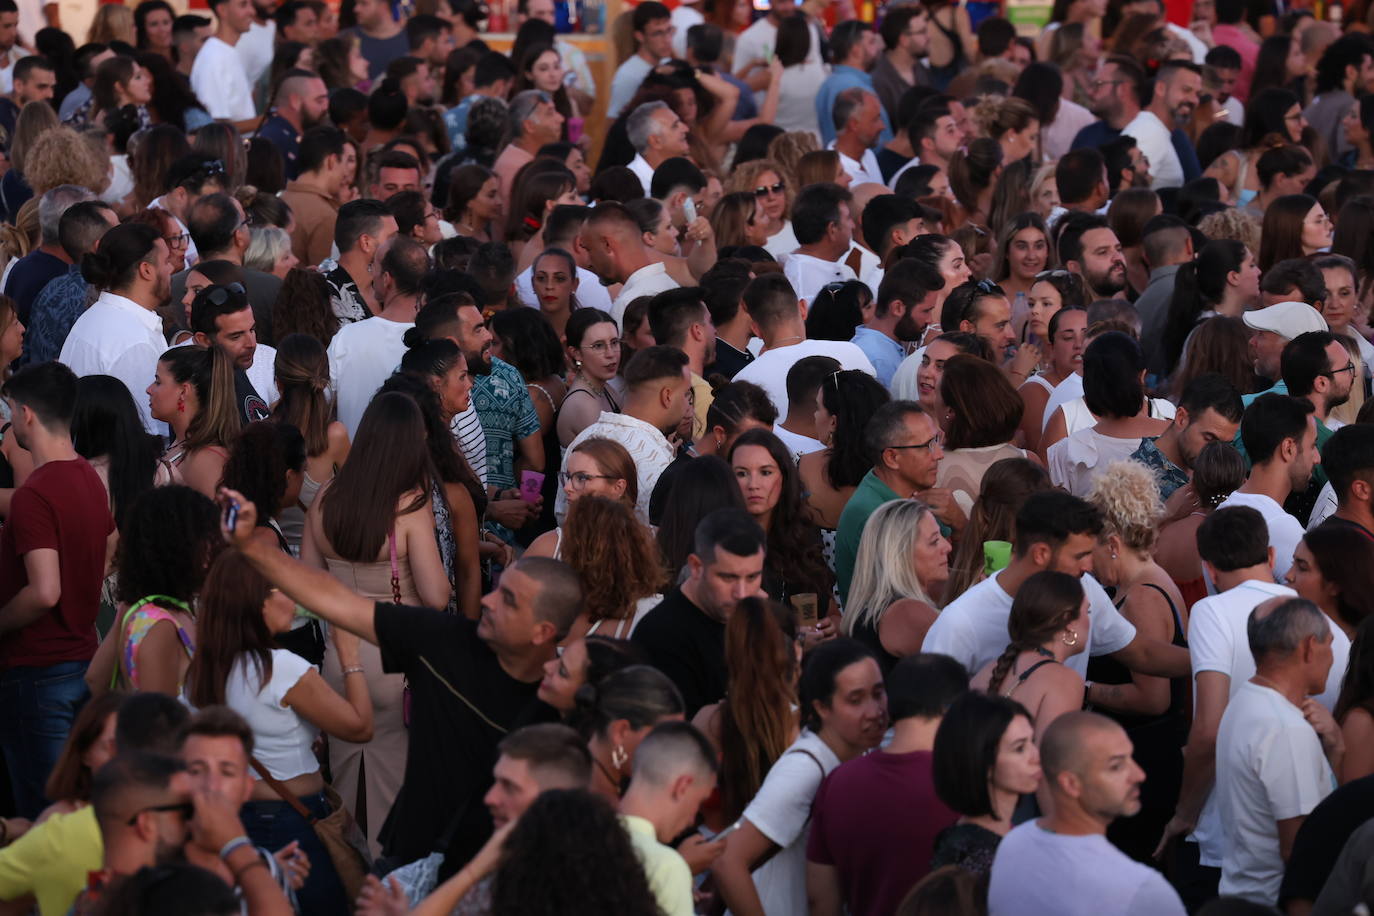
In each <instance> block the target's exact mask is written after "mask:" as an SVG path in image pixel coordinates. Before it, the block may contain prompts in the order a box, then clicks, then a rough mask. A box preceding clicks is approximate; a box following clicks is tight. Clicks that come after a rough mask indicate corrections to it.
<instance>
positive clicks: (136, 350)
mask: <svg viewBox="0 0 1374 916" xmlns="http://www.w3.org/2000/svg"><path fill="white" fill-rule="evenodd" d="M167 349H168V348H167V338H165V337H163V336H162V318H161V317H159V316H158V313H157V312H155V311H153V310H152V309H146V308H144V307H143V306H141V305H139V304H138V303H137V302H135V301H133V300H132V299H127V298H125V297H124V296H120V295H117V294H115V293H112V292H110V291H109V290H105V291H104V292H102V293H101V294H100V298H98V299H96V300H95V302H93V303H91V307H90V308H88V309H86V311H84V312H82V313H81V317H80V318H77V319H76V323H75V324H73V325H72V330H71V333H69V334H68V335H67V340H66V342H65V343H63V344H62V355H61V356H59V357H58V360H60V361H61V362H63V363H66V364H67V366H68V368H70V369H71V370H72V371H73V372H75V373H76V374H77V375H78V376H87V375H113V376H114V377H115V378H117V379H119V380H120V381H121V382H123V383H124V387H125V388H128V389H129V394H131V395H133V399H134V404H136V405H137V406H138V415H139V417H140V418H141V419H142V420H143V428H144V429H146V430H148V432H150V433H155V434H157V435H160V436H161V435H166V434H167V425H166V424H165V423H163V422H161V421H159V420H154V419H153V411H152V407H151V406H150V405H149V404H148V395H147V390H148V386H149V385H151V384H152V382H153V376H154V375H156V374H157V361H158V358H159V357H161V356H162V354H163V353H165V352H167Z"/></svg>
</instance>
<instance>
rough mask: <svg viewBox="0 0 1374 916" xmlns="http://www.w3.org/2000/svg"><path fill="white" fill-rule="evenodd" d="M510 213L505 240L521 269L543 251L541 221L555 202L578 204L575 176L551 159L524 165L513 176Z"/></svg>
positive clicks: (547, 215)
mask: <svg viewBox="0 0 1374 916" xmlns="http://www.w3.org/2000/svg"><path fill="white" fill-rule="evenodd" d="M510 200H511V208H510V213H508V214H506V235H505V238H506V243H507V244H508V245H510V247H511V251H512V253H513V254H514V255H515V256H516V259H517V265H516V266H517V269H521V270H523V269H524V268H525V267H528V266H529V265H530V264H531V263H532V262H533V261H534V256H535V255H537V254H538V253H539V252H540V251H543V250H544V231H543V230H544V223H545V221H547V220H548V218H549V214H550V213H551V212H553V208H554V207H556V206H558V205H559V204H571V205H573V206H580V205H581V204H582V198H580V197H578V196H577V179H576V178H574V177H573V173H572V172H569V171H568V170H567V169H565V168H564V167H563V166H562V165H560V164H559V163H557V162H555V161H554V160H552V159H545V160H539V159H536V160H535V161H534V162H533V163H531V164H530V165H528V166H526V167H525V168H524V169H522V170H521V171H520V173H519V174H518V175H517V176H516V178H515V183H514V189H513V191H512V193H511V199H510Z"/></svg>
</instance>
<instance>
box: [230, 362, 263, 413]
mask: <svg viewBox="0 0 1374 916" xmlns="http://www.w3.org/2000/svg"><path fill="white" fill-rule="evenodd" d="M234 399H235V400H236V401H238V405H239V410H240V412H241V413H242V415H243V422H244V423H256V422H257V421H259V420H266V419H267V418H268V417H270V416H272V411H271V409H270V408H269V407H268V406H267V402H266V401H264V400H263V399H262V396H261V395H259V394H258V390H257V389H256V388H254V387H253V383H252V382H250V381H249V380H248V373H247V372H244V371H243V370H242V369H239V368H237V367H236V368H235V369H234Z"/></svg>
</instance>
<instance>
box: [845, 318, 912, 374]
mask: <svg viewBox="0 0 1374 916" xmlns="http://www.w3.org/2000/svg"><path fill="white" fill-rule="evenodd" d="M852 343H853V344H855V345H856V346H857V347H858V348H859V349H860V350H863V351H864V356H867V357H868V361H869V362H870V363H872V364H873V371H874V372H875V373H877V375H878V381H880V382H882V383H883V387H884V388H889V387H891V386H892V376H893V374H894V373H896V371H897V367H898V366H900V365H901V364H902V360H904V359H906V350H905V349H904V348H903V347H902V345H901V344H899V343H897V341H895V340H893V339H892V338H891V337H888V336H887V335H886V334H884V333H883V332H882V331H875V330H874V329H873V328H866V327H863V326H862V325H860V326H859V327H857V328H855V329H854V339H853V341H852Z"/></svg>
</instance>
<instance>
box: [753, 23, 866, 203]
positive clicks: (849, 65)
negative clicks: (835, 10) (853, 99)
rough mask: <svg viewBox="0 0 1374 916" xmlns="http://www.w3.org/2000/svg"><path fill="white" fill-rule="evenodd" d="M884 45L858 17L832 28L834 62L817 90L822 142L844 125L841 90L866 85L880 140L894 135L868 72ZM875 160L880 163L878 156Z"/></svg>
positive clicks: (829, 141)
mask: <svg viewBox="0 0 1374 916" xmlns="http://www.w3.org/2000/svg"><path fill="white" fill-rule="evenodd" d="M880 47H881V43H880V42H879V40H878V35H877V33H876V32H874V31H873V26H871V25H869V24H868V23H866V22H860V21H859V20H857V19H850V20H848V21H845V22H841V23H840V24H839V25H837V26H835V28H834V29H833V30H832V31H831V33H830V55H831V59H832V60H833V61H834V65H833V66H832V68H831V70H830V75H829V76H827V77H826V78H825V82H823V83H821V88H820V92H818V93H817V94H816V121H817V123H818V124H819V125H820V128H821V142H822V143H824V144H825V145H826V147H827V148H829V147H830V144H832V143H834V142H835V137H836V135H837V134H838V133H839V131H840V129H841V128H842V127H843V126H844V123H845V122H843V121H840V120H838V118H839V115H838V114H837V113H836V110H835V105H836V102H837V101H838V99H839V96H840V94H841V93H843V92H845V91H846V90H849V89H862V90H864V91H865V92H867V93H868V94H869V95H872V96H873V103H874V105H875V106H876V107H877V116H878V118H879V119H880V120H881V122H882V123H881V129H880V130H879V131H878V136H877V137H876V143H886V142H887V141H889V140H891V139H892V125H891V124H890V123H889V122H888V119H887V113H886V112H885V111H883V107H882V104H881V103H879V102H878V96H877V95H876V94H875V93H874V89H873V77H871V76H869V73H868V71H869V70H871V69H873V63H874V61H876V60H877V59H878V49H879V48H880ZM735 57H736V60H738V59H739V49H738V47H736V49H735ZM846 120H847V119H846ZM868 145H869V146H874V145H875V142H873V141H870V143H869V144H868ZM873 164H874V165H875V166H876V165H877V160H876V159H875V160H874V162H873ZM872 175H873V178H872V179H870V180H872V181H876V182H878V183H881V182H882V172H881V171H880V170H879V169H877V168H874V169H873V170H872Z"/></svg>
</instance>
